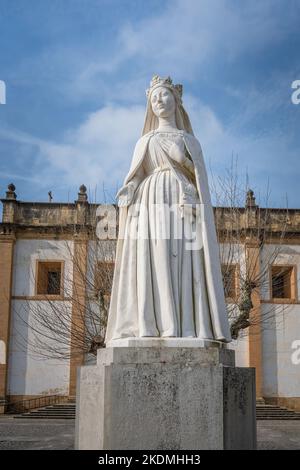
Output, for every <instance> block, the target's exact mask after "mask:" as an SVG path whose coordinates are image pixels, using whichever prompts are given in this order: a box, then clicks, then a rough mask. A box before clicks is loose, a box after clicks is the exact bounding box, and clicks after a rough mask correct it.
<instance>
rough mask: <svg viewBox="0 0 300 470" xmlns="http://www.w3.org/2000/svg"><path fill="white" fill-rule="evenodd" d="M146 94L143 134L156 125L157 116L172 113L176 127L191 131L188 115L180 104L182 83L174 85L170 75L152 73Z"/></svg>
mask: <svg viewBox="0 0 300 470" xmlns="http://www.w3.org/2000/svg"><path fill="white" fill-rule="evenodd" d="M146 95H147V98H148V102H147V112H146V118H145V125H144V129H143V134H146V133H147V132H149V131H151V130H154V129H156V128H157V127H158V118H159V117H168V116H171V115H172V114H174V113H175V118H176V124H177V127H178V129H183V130H186V131H187V132H189V133H191V134H192V133H193V131H192V127H191V124H190V120H189V117H188V115H187V113H186V111H185V110H184V108H183V105H182V100H181V97H182V85H174V84H173V82H172V79H171V78H170V77H167V78H162V77H159V76H158V75H154V77H153V78H152V80H151V82H150V88H149V89H148V90H147V91H146Z"/></svg>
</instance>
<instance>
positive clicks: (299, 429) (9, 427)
mask: <svg viewBox="0 0 300 470" xmlns="http://www.w3.org/2000/svg"><path fill="white" fill-rule="evenodd" d="M74 426H75V423H74V421H73V420H42V419H41V420H34V421H33V420H23V419H22V420H18V419H14V418H12V417H7V416H5V417H3V416H1V417H0V450H4V449H12V450H18V449H33V450H38V449H57V450H60V449H73V445H74V444H73V443H74ZM257 438H258V449H274V450H275V449H277V450H279V449H284V450H286V449H297V450H300V421H258V423H257Z"/></svg>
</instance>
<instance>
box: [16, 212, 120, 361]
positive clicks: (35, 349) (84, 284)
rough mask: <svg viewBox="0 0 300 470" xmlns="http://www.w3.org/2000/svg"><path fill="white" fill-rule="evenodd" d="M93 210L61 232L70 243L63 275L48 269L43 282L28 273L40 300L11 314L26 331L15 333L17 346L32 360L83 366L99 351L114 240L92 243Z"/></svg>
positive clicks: (65, 245)
mask: <svg viewBox="0 0 300 470" xmlns="http://www.w3.org/2000/svg"><path fill="white" fill-rule="evenodd" d="M110 208H111V206H110ZM96 209H97V206H96V205H91V204H90V205H89V212H90V214H89V218H88V221H87V222H86V221H84V222H83V223H82V224H76V225H74V226H72V227H67V228H62V229H61V231H62V233H63V232H65V233H64V235H65V236H64V237H63V238H69V239H70V240H68V239H66V240H64V242H63V251H64V253H65V266H69V269H65V271H64V272H61V273H60V274H59V275H58V274H57V273H56V272H55V266H52V265H50V268H49V269H48V271H47V272H46V275H45V276H44V277H43V276H41V275H39V273H38V272H37V271H36V270H35V269H32V272H31V277H32V279H33V282H34V283H36V282H37V283H38V285H37V289H39V288H40V292H41V293H42V294H43V295H42V296H41V300H40V301H39V299H38V298H36V299H35V301H32V300H30V298H29V299H28V300H26V301H25V304H24V308H23V309H22V311H21V312H16V313H17V315H18V318H19V320H21V322H22V323H23V324H24V323H25V326H26V328H28V329H29V330H30V335H27V334H25V335H24V334H23V333H22V331H21V330H22V328H19V331H18V338H19V344H21V345H22V346H23V347H26V349H28V347H29V350H30V353H31V354H32V355H34V356H35V357H39V358H42V357H44V358H50V359H58V360H61V359H62V360H65V359H69V358H70V357H73V358H74V357H78V358H82V359H83V360H84V361H85V360H87V359H88V357H89V355H94V356H95V355H96V354H97V349H98V348H101V347H104V338H105V331H106V323H107V316H108V309H109V298H110V291H111V286H112V280H113V272H114V259H115V248H116V240H114V239H113V240H109V239H107V240H103V239H99V238H98V237H97V234H96V224H97V221H98V220H99V218H97V216H96ZM54 264H55V263H54ZM37 277H38V279H37ZM62 278H63V279H62Z"/></svg>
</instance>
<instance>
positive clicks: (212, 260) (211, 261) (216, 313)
mask: <svg viewBox="0 0 300 470" xmlns="http://www.w3.org/2000/svg"><path fill="white" fill-rule="evenodd" d="M154 133H155V131H151V132H149V133H148V134H145V135H144V136H142V137H141V138H140V139H139V140H138V142H137V144H136V146H135V150H134V154H133V159H132V163H131V167H130V170H129V172H128V174H127V176H126V178H125V180H124V185H126V184H127V183H129V182H130V180H131V179H132V178H133V177H134V175H135V174H136V172H137V170H138V169H139V167H140V165H141V164H142V162H143V159H144V157H145V155H146V152H147V148H148V143H149V140H150V138H151V137H152V135H153V134H154ZM180 133H181V134H182V136H183V140H184V143H185V146H186V149H187V151H188V153H189V156H190V158H191V160H192V162H193V164H194V170H195V174H194V177H195V182H196V187H197V191H198V195H199V199H200V203H201V205H202V207H201V217H202V220H201V224H200V225H199V227H201V231H202V233H201V235H202V242H203V252H204V265H205V277H206V285H207V295H208V301H209V308H210V316H211V324H212V330H213V335H214V339H216V340H220V341H225V342H230V341H231V335H230V328H229V322H228V316H227V308H226V303H225V295H224V288H223V281H222V273H221V264H220V257H219V245H218V241H217V234H216V228H215V220H214V213H213V208H212V204H211V198H210V192H209V186H208V179H207V173H206V169H205V164H204V159H203V155H202V150H201V146H200V143H199V142H198V140H197V139H196V138H195V137H194V136H193V135H191V134H188V133H187V132H185V131H180ZM168 164H169V165H170V168H171V171H173V172H174V173H175V174H176V177H177V178H178V180H179V181H180V183H181V185H182V184H183V183H182V179H181V176H180V172H178V171H177V169H176V165H175V164H174V161H173V160H172V159H171V158H170V157H169V158H168ZM183 191H184V187H183ZM127 212H128V207H120V209H119V238H118V241H117V249H116V261H115V272H114V279H113V287H112V294H111V304H110V309H109V316H108V324H107V330H106V338H105V342H106V343H107V342H108V341H110V340H111V339H113V338H114V336H113V334H114V326H115V324H116V318H117V315H118V312H117V292H118V288H119V278H120V265H121V259H122V250H123V244H124V236H125V228H126V218H127ZM119 314H121V313H119Z"/></svg>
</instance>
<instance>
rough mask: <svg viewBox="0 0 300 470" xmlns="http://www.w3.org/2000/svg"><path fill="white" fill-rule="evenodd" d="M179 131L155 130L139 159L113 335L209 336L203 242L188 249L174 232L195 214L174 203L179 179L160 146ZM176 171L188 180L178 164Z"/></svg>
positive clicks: (121, 264)
mask: <svg viewBox="0 0 300 470" xmlns="http://www.w3.org/2000/svg"><path fill="white" fill-rule="evenodd" d="M179 135H180V133H175V132H171V133H163V132H155V133H154V135H153V136H152V137H151V139H150V141H149V144H148V149H147V153H146V155H145V157H144V160H143V163H142V170H143V173H144V177H143V179H142V181H141V182H140V184H139V186H138V187H137V189H136V191H135V194H134V197H133V200H132V203H131V207H130V208H131V209H133V210H131V211H129V212H128V216H127V219H126V232H127V234H129V235H130V236H126V237H125V239H124V246H123V251H122V259H121V260H120V280H119V289H118V291H117V292H115V293H114V292H113V295H117V299H116V300H117V302H116V305H117V312H118V313H117V316H116V324H115V325H114V334H113V339H117V338H122V337H123V338H124V337H142V336H148V337H149V336H150V337H158V336H160V337H200V338H208V339H213V333H212V325H211V319H210V311H209V303H208V297H207V287H206V282H205V274H204V255H203V247H200V248H197V249H190V248H189V247H188V246H187V243H186V242H187V239H186V238H185V236H183V237H180V236H178V233H180V231H179V232H178V229H179V230H180V225H181V229H182V230H183V232H184V230H185V229H184V228H183V225H184V224H186V223H187V222H188V224H190V228H194V229H195V226H196V225H195V215H192V214H191V213H189V212H187V213H185V212H182V209H181V208H180V201H181V199H180V196H181V186H180V181H178V179H177V177H176V174H175V173H174V172H172V171H171V169H170V167H169V166H168V164H167V163H168V162H167V155H166V148H168V147H169V146H170V145H171V144H172V143H173V142H174V140H175V139H176V138H177V139H178V136H179ZM181 138H182V136H181ZM178 171H180V166H179V165H178ZM181 176H182V178H183V179H184V180H185V181H186V182H187V183H192V184H194V182H193V180H192V177H191V176H190V177H189V175H188V172H187V171H184V169H183V168H182V175H181ZM195 194H197V192H196V193H195ZM171 207H172V210H171V211H170V210H169V209H170V208H171ZM173 211H174V214H175V213H176V217H175V216H174V214H173ZM185 217H188V219H187V221H185ZM178 221H179V222H178ZM178 224H179V228H178Z"/></svg>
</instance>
